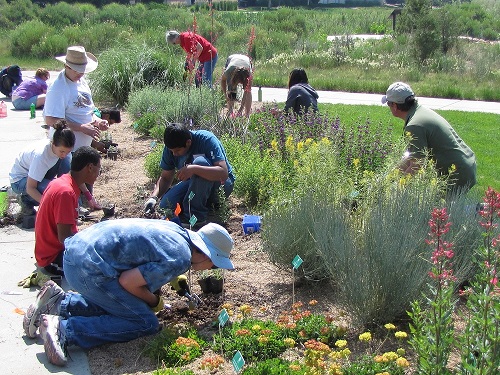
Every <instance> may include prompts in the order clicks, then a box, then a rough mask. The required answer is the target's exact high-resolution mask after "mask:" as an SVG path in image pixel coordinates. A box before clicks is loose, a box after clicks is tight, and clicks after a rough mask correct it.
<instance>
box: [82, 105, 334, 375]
mask: <svg viewBox="0 0 500 375" xmlns="http://www.w3.org/2000/svg"><path fill="white" fill-rule="evenodd" d="M131 125H132V124H131V121H130V119H129V118H128V117H127V114H126V113H124V114H123V116H122V122H121V123H120V124H113V125H112V126H111V127H110V130H109V133H110V134H111V135H112V138H113V142H115V143H118V149H119V156H118V158H117V160H116V161H114V160H109V159H107V158H104V159H103V160H102V162H101V164H102V172H101V176H100V177H99V178H98V180H97V181H96V183H95V185H94V195H95V196H96V198H97V200H98V201H99V202H100V203H101V204H106V205H107V204H114V205H115V215H114V216H113V217H112V218H105V217H104V215H103V213H102V211H95V212H92V213H91V215H90V216H89V218H88V219H86V220H85V221H84V222H83V223H82V225H81V226H80V227H79V230H83V229H84V228H85V227H87V226H90V225H92V224H93V223H95V222H98V221H100V220H103V219H107V220H113V219H117V218H124V217H144V214H143V204H144V201H145V200H146V199H147V198H148V197H149V195H150V194H151V191H152V190H153V187H154V182H153V181H151V180H150V179H148V178H147V177H146V175H145V171H144V157H145V156H146V155H147V154H148V153H149V152H150V150H151V147H152V139H151V138H148V137H143V136H139V135H138V134H137V133H135V132H134V131H133V128H132V126H131ZM228 203H229V207H228V208H229V218H228V219H226V220H225V223H224V222H222V221H221V219H220V217H219V216H217V215H215V216H214V217H213V218H212V220H213V221H218V222H219V223H221V224H223V225H224V226H225V227H226V228H227V230H228V231H229V233H230V234H231V236H232V237H233V239H234V241H235V246H234V249H233V252H232V256H231V258H232V260H233V263H234V264H235V266H236V269H235V270H233V271H225V273H224V279H225V283H224V291H223V293H220V294H215V295H214V294H204V293H202V292H201V288H200V286H199V285H198V283H197V279H198V278H199V277H200V276H201V272H191V274H190V279H191V288H192V292H194V293H196V294H197V295H198V296H199V297H200V299H201V301H202V302H201V303H200V304H199V306H198V307H197V308H195V309H193V310H189V307H188V303H187V302H188V301H187V299H186V298H184V297H182V298H181V297H179V296H178V295H177V294H176V293H175V292H174V291H172V290H171V289H170V288H169V287H168V286H165V287H163V289H162V292H163V295H164V299H165V300H166V301H167V302H168V303H169V304H171V305H172V307H171V309H166V310H164V311H163V312H161V313H159V315H158V316H159V319H160V322H161V324H162V325H172V324H175V325H180V326H186V325H193V326H195V327H196V328H197V329H198V331H200V332H201V333H203V334H204V335H206V336H207V337H210V336H212V335H213V334H214V333H216V332H217V329H218V326H217V324H216V322H217V317H218V314H219V313H220V311H221V309H222V305H223V304H224V303H230V304H231V305H232V306H234V310H235V311H237V308H238V307H239V306H241V305H243V304H247V305H250V306H251V307H252V308H253V313H252V315H253V316H255V317H259V318H263V319H272V320H275V319H276V318H277V317H278V316H279V315H280V313H282V312H284V311H288V310H290V308H291V305H292V300H293V299H295V301H302V302H305V303H307V302H308V301H310V300H312V299H315V300H317V301H318V305H317V306H315V309H314V310H315V311H318V312H325V313H329V314H331V315H336V316H339V317H341V316H343V314H342V312H341V311H339V310H338V308H337V307H336V304H335V301H332V300H330V298H331V295H325V290H324V288H325V285H324V284H313V285H309V284H305V283H302V282H301V281H300V280H295V288H294V289H295V290H294V293H293V288H292V286H293V283H292V274H291V268H290V270H289V271H288V270H280V269H278V268H277V267H275V266H274V265H273V264H271V263H270V262H269V260H268V258H267V256H266V254H265V252H263V251H262V245H261V236H260V233H253V234H249V235H245V234H244V232H243V229H242V220H243V215H244V214H253V213H252V212H248V211H247V210H246V207H245V206H244V205H243V204H242V203H241V202H239V201H238V200H237V199H235V198H234V197H230V199H229V202H228ZM155 219H158V218H152V220H155ZM290 267H291V266H290ZM152 339H153V336H148V337H144V338H140V339H137V340H134V341H131V342H128V343H119V344H107V345H103V346H100V347H98V348H95V349H92V350H90V351H89V363H90V368H91V371H92V373H93V374H96V375H97V374H99V375H104V374H110V375H111V374H150V373H152V371H154V370H155V369H157V363H156V362H155V361H153V360H151V359H149V358H148V357H147V356H146V355H145V354H144V352H143V351H144V348H145V346H146V345H147V343H148V342H150V341H151V340H152ZM214 354H220V353H212V355H214ZM206 356H210V353H207V354H206V355H205V357H206ZM199 362H200V361H199V360H198V361H196V362H194V363H193V364H191V365H190V366H188V367H187V368H191V369H192V370H193V371H194V372H195V373H196V374H205V373H206V374H208V373H209V371H208V370H201V369H200V368H199ZM218 373H219V374H233V373H234V371H233V369H232V365H231V364H230V362H227V363H226V364H225V365H224V368H223V369H221V370H219V372H218Z"/></svg>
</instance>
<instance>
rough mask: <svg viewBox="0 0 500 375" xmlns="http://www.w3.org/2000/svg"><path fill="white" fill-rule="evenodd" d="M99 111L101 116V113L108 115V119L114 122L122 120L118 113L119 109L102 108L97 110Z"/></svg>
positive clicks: (117, 122)
mask: <svg viewBox="0 0 500 375" xmlns="http://www.w3.org/2000/svg"><path fill="white" fill-rule="evenodd" d="M99 111H100V112H101V118H102V116H103V115H108V116H109V119H110V120H113V121H114V122H115V123H116V124H119V123H120V122H122V118H121V115H120V110H119V109H116V108H103V109H100V110H99Z"/></svg>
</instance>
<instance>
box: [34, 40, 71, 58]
mask: <svg viewBox="0 0 500 375" xmlns="http://www.w3.org/2000/svg"><path fill="white" fill-rule="evenodd" d="M69 45H70V44H69V42H68V39H67V38H66V37H65V36H64V35H61V34H52V35H48V36H47V37H46V38H44V39H42V40H41V41H40V44H38V45H35V46H33V48H32V49H31V55H33V56H36V57H38V58H40V59H43V58H49V57H54V56H58V55H64V54H65V52H66V49H67V48H68V46H69Z"/></svg>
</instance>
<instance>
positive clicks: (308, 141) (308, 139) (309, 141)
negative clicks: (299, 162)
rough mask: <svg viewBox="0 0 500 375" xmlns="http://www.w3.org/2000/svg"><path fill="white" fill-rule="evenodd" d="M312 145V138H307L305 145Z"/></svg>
mask: <svg viewBox="0 0 500 375" xmlns="http://www.w3.org/2000/svg"><path fill="white" fill-rule="evenodd" d="M311 143H313V140H312V139H311V138H307V139H306V141H305V145H306V146H309V145H310V144H311Z"/></svg>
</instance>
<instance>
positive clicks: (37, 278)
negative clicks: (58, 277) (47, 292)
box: [17, 271, 50, 288]
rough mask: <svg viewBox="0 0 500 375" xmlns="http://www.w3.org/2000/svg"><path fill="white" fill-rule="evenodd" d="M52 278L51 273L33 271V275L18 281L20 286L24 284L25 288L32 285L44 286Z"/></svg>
mask: <svg viewBox="0 0 500 375" xmlns="http://www.w3.org/2000/svg"><path fill="white" fill-rule="evenodd" d="M49 280H50V276H49V275H45V274H43V273H42V272H37V271H35V272H32V273H31V275H29V276H28V277H26V278H24V279H22V280H21V281H19V282H18V283H17V285H18V286H22V287H23V288H29V287H31V286H40V287H41V286H43V284H45V283H46V282H47V281H49Z"/></svg>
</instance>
